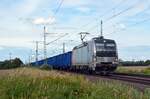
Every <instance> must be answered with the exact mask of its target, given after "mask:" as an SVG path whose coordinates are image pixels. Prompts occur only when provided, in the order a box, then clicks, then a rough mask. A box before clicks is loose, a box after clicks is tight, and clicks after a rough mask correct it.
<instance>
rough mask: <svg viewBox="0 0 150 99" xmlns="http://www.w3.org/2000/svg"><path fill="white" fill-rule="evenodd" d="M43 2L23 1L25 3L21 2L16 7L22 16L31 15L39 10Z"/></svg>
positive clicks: (39, 0)
mask: <svg viewBox="0 0 150 99" xmlns="http://www.w3.org/2000/svg"><path fill="white" fill-rule="evenodd" d="M41 2H42V0H23V2H21V3H20V4H18V5H17V6H16V7H15V8H16V12H18V13H19V14H22V15H23V16H24V15H30V14H31V13H32V12H34V11H35V10H37V8H38V6H39V5H40V4H41Z"/></svg>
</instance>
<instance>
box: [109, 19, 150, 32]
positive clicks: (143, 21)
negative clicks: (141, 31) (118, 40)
mask: <svg viewBox="0 0 150 99" xmlns="http://www.w3.org/2000/svg"><path fill="white" fill-rule="evenodd" d="M148 21H150V17H149V18H147V19H144V20H142V21H140V22H136V23H134V24H131V25H129V26H128V27H129V28H131V27H134V26H136V25H139V24H142V23H145V22H148ZM127 29H128V28H126V29H120V30H119V31H126V30H127ZM119 31H117V32H119ZM109 34H112V33H108V34H106V35H109Z"/></svg>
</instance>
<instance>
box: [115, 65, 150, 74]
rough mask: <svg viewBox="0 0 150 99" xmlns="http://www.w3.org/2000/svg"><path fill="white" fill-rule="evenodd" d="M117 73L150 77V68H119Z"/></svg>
mask: <svg viewBox="0 0 150 99" xmlns="http://www.w3.org/2000/svg"><path fill="white" fill-rule="evenodd" d="M116 72H119V73H131V74H132V73H133V74H144V75H150V66H130V67H129V66H119V67H118V68H117V70H116Z"/></svg>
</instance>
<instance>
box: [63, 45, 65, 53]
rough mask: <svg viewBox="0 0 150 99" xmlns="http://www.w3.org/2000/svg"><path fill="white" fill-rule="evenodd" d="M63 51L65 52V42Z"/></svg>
mask: <svg viewBox="0 0 150 99" xmlns="http://www.w3.org/2000/svg"><path fill="white" fill-rule="evenodd" d="M63 53H65V43H63Z"/></svg>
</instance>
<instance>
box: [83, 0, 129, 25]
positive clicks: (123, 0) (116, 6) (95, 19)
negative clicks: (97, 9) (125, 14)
mask: <svg viewBox="0 0 150 99" xmlns="http://www.w3.org/2000/svg"><path fill="white" fill-rule="evenodd" d="M125 1H127V0H122V1H121V2H119V3H118V4H117V5H115V6H114V7H112V8H111V9H109V10H108V11H106V12H104V13H103V14H102V15H100V16H98V17H95V18H94V19H93V20H91V21H89V22H88V23H86V24H84V25H82V26H81V27H80V28H83V27H87V26H88V25H90V24H91V23H92V22H94V21H97V19H98V18H102V17H104V16H105V15H107V14H108V13H109V12H111V11H113V10H114V9H116V8H118V7H119V6H120V5H121V4H123V3H124V2H125Z"/></svg>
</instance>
